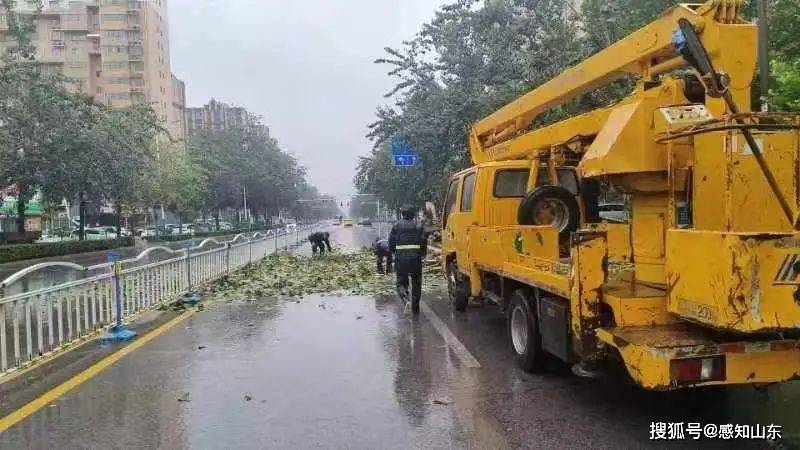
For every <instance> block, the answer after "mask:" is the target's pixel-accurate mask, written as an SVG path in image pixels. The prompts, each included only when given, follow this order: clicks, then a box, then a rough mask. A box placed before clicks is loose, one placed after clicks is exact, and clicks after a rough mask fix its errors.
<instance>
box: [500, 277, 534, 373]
mask: <svg viewBox="0 0 800 450" xmlns="http://www.w3.org/2000/svg"><path fill="white" fill-rule="evenodd" d="M506 323H507V325H508V341H509V342H510V343H511V349H512V350H513V351H514V355H515V356H516V360H517V365H518V366H519V367H520V368H521V369H522V370H524V371H526V372H534V371H536V370H537V369H539V368H540V367H541V361H542V341H541V337H540V336H539V326H538V322H537V320H536V311H535V309H534V308H533V305H532V302H531V301H530V295H529V294H528V292H527V290H525V289H517V290H516V291H514V293H513V294H512V295H511V301H510V302H509V306H508V310H507V312H506Z"/></svg>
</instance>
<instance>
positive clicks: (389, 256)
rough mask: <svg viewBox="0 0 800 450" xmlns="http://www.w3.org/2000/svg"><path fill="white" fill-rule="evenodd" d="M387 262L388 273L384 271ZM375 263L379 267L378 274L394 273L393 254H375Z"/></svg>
mask: <svg viewBox="0 0 800 450" xmlns="http://www.w3.org/2000/svg"><path fill="white" fill-rule="evenodd" d="M384 260H385V261H386V272H384V271H383V262H384ZM375 262H376V264H377V266H378V273H391V272H392V254H391V253H381V252H376V253H375Z"/></svg>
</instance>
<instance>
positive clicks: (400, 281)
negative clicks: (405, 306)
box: [395, 256, 422, 312]
mask: <svg viewBox="0 0 800 450" xmlns="http://www.w3.org/2000/svg"><path fill="white" fill-rule="evenodd" d="M395 263H396V266H397V267H396V271H397V293H398V295H400V298H401V299H403V300H404V301H408V300H409V298H408V282H409V280H410V281H411V310H412V311H414V312H419V300H420V297H422V258H420V257H418V256H415V257H400V256H398V257H397V260H396V261H395Z"/></svg>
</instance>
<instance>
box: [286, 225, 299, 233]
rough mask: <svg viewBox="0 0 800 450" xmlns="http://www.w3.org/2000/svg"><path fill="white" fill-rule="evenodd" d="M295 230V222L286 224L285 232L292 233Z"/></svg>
mask: <svg viewBox="0 0 800 450" xmlns="http://www.w3.org/2000/svg"><path fill="white" fill-rule="evenodd" d="M296 230H297V224H296V223H290V224H287V225H286V232H287V233H293V232H294V231H296Z"/></svg>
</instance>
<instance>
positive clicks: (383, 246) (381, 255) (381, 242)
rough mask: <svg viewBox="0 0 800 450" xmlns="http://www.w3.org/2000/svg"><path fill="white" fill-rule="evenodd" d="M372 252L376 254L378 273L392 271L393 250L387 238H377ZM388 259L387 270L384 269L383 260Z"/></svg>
mask: <svg viewBox="0 0 800 450" xmlns="http://www.w3.org/2000/svg"><path fill="white" fill-rule="evenodd" d="M372 252H373V253H374V254H375V261H376V263H377V265H378V273H380V274H383V273H391V272H392V250H391V249H390V248H389V241H388V240H387V239H380V238H378V239H375V242H373V243H372ZM384 260H386V272H384V271H383V261H384Z"/></svg>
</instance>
